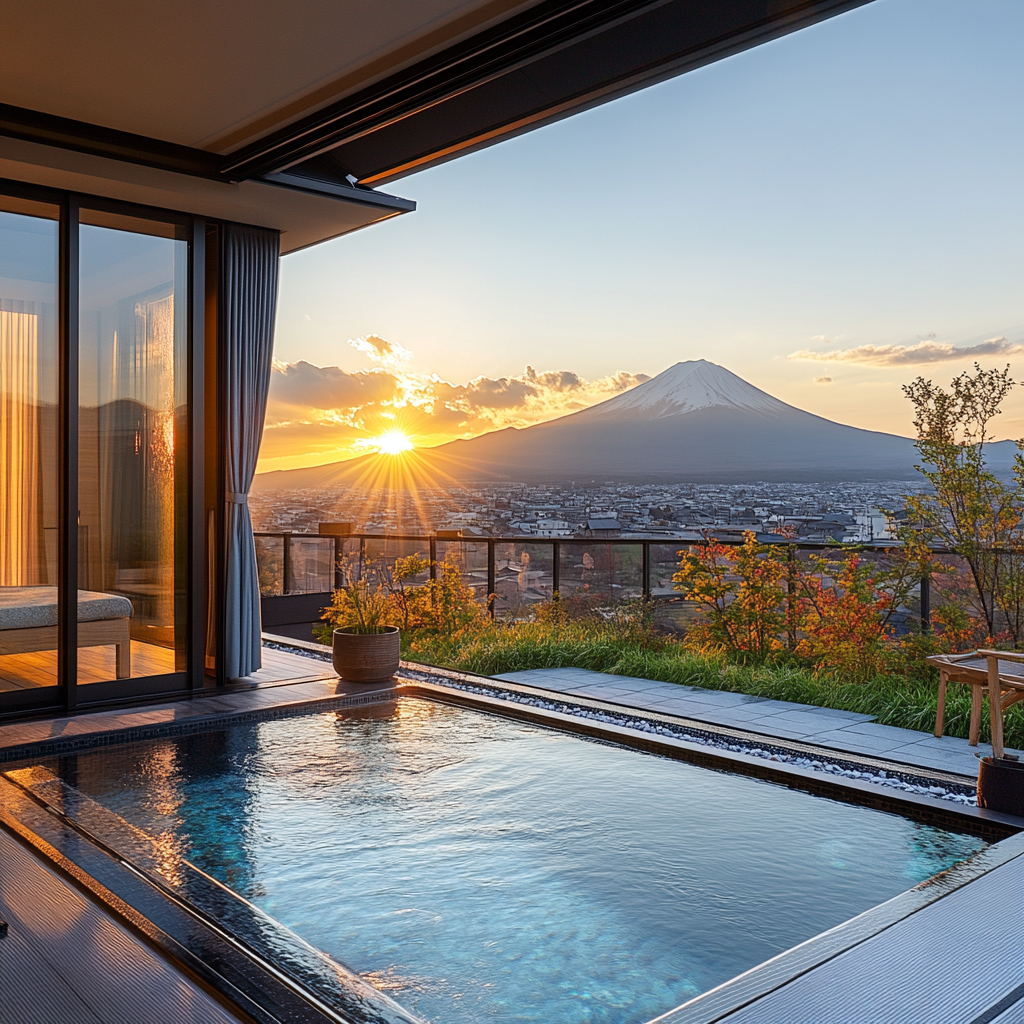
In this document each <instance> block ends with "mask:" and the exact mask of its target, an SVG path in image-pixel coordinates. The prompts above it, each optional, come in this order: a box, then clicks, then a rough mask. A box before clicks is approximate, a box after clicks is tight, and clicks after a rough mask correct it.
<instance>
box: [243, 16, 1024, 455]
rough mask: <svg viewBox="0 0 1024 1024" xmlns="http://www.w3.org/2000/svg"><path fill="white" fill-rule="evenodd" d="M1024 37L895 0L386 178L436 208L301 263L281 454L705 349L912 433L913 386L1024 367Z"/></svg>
mask: <svg viewBox="0 0 1024 1024" xmlns="http://www.w3.org/2000/svg"><path fill="white" fill-rule="evenodd" d="M1022 28H1024V6H1022V5H1021V4H1019V3H1016V2H1014V0H979V2H976V3H971V4H964V3H962V2H955V0H876V2H875V3H872V4H869V5H867V6H865V7H862V8H859V9H857V10H855V11H851V12H848V13H847V14H844V15H841V16H839V17H836V18H834V19H831V20H830V21H827V22H825V23H823V24H821V25H818V26H815V27H813V28H810V29H806V30H804V31H802V32H798V33H795V34H794V35H791V36H788V37H786V38H783V39H780V40H777V41H775V42H772V43H770V44H767V45H765V46H762V47H758V48H756V49H754V50H751V51H748V52H746V53H743V54H740V55H738V56H735V57H732V58H729V59H728V60H725V61H721V62H719V63H717V64H714V65H711V66H709V67H706V68H703V69H700V70H699V71H696V72H692V73H690V74H688V75H685V76H682V77H681V78H678V79H675V80H673V81H671V82H667V83H664V84H662V85H660V86H657V87H655V88H653V89H649V90H646V91H644V92H641V93H638V94H636V95H634V96H631V97H627V98H625V99H623V100H620V101H617V102H615V103H612V104H609V105H607V106H604V107H601V108H598V109H596V110H593V111H590V112H588V113H586V114H583V115H580V116H578V117H575V118H571V119H569V120H567V121H563V122H560V123H559V124H555V125H552V126H549V127H548V128H545V129H541V130H539V131H537V132H533V133H530V134H528V135H526V136H524V137H522V138H519V139H515V140H512V141H509V142H506V143H503V144H501V145H499V146H496V147H494V148H492V149H489V150H486V151H483V152H481V153H477V154H474V155H471V156H469V157H464V158H462V159H460V160H457V161H454V162H452V163H449V164H447V165H443V166H441V167H437V168H434V169H432V170H430V171H426V172H423V173H421V174H419V175H414V176H411V177H409V178H406V179H404V180H402V181H399V182H395V183H392V184H391V185H388V186H385V189H386V190H389V191H393V192H395V193H397V194H400V195H405V196H409V197H410V198H414V199H416V200H417V201H418V202H419V204H420V208H419V210H418V211H417V212H416V213H414V214H411V215H408V216H406V217H402V218H398V219H396V220H394V221H392V222H388V223H385V224H382V225H379V226H377V227H375V228H373V229H372V230H369V231H365V232H361V233H358V234H356V235H353V236H350V237H345V238H341V239H338V240H336V241H335V242H332V243H327V244H326V245H323V246H320V247H318V249H316V250H311V251H309V252H302V253H297V254H295V255H292V256H289V257H286V258H285V259H284V260H283V261H282V291H281V302H280V310H279V319H278V330H277V340H276V351H275V355H276V358H277V360H278V372H277V373H275V375H274V384H273V387H272V397H271V408H270V414H269V416H268V427H267V431H266V435H265V436H266V440H265V445H264V451H263V458H262V462H261V469H264V470H266V469H279V468H289V467H292V466H301V465H314V464H317V463H322V462H330V461H336V460H338V459H343V458H348V457H351V456H353V455H358V454H360V452H361V451H365V450H366V447H365V446H366V444H367V442H369V441H371V440H372V439H373V438H374V437H376V436H379V435H380V434H381V433H384V432H385V431H386V430H388V429H389V428H390V427H391V426H393V425H394V424H396V423H400V425H401V424H405V426H404V429H406V432H408V433H410V434H412V435H415V437H414V440H415V441H416V442H417V443H419V444H437V443H441V442H443V441H444V440H448V439H452V438H455V437H458V436H467V435H469V434H476V433H480V432H482V431H484V430H488V429H494V428H495V427H500V426H504V425H524V424H527V423H530V422H536V421H537V420H538V419H545V418H550V417H551V416H555V415H560V414H562V413H564V412H569V411H572V409H573V408H578V407H580V406H581V405H588V404H592V403H593V402H594V401H599V400H602V399H603V398H607V397H610V396H611V395H612V394H615V393H617V391H618V390H621V389H622V388H623V387H627V386H632V385H633V384H635V383H636V382H637V380H639V379H642V378H641V375H646V376H654V375H655V374H657V373H659V372H660V371H662V370H664V369H665V368H666V367H667V366H669V365H672V364H673V363H675V362H677V361H680V360H685V359H700V358H706V359H710V360H714V361H715V362H717V363H720V364H722V365H724V366H726V367H728V368H729V369H730V370H732V371H734V372H735V373H737V374H739V375H741V376H742V377H744V378H745V379H746V380H748V381H750V382H751V383H752V384H754V385H756V386H757V387H760V388H762V389H764V390H766V391H768V392H769V393H770V394H772V395H774V396H776V397H778V398H780V399H782V400H783V401H786V402H789V403H791V404H793V405H796V406H798V407H799V408H802V409H806V410H808V411H810V412H814V413H818V414H819V415H823V416H827V417H828V418H830V419H834V420H837V421H839V422H842V423H848V424H851V425H854V426H860V427H868V428H871V429H876V430H886V431H890V432H893V433H900V434H910V433H911V423H910V420H911V416H910V410H909V406H908V405H907V403H906V402H905V400H904V399H903V398H902V395H901V392H900V385H901V384H902V383H904V382H906V381H909V380H910V379H912V378H913V377H915V376H917V375H918V374H919V373H923V374H924V375H926V376H929V377H932V378H933V379H936V380H937V381H941V382H947V381H948V380H949V378H950V377H952V376H953V375H954V374H955V373H957V372H960V371H961V370H964V369H967V368H969V367H970V365H971V362H972V361H973V359H974V358H977V359H978V360H979V361H980V362H981V363H982V365H984V366H994V365H1002V364H1005V363H1006V362H1009V363H1010V364H1011V366H1012V367H1013V368H1014V369H1016V368H1017V364H1018V361H1019V359H1020V356H1019V354H1018V350H1019V348H1020V345H1021V343H1022V342H1024V327H1022V325H1024V303H1022V301H1021V288H1020V282H1021V279H1022V271H1024V251H1022V243H1021V239H1022V238H1024V199H1022V196H1021V189H1020V187H1019V181H1018V177H1019V170H1018V168H1019V166H1020V165H1021V163H1022V160H1021V157H1022V156H1024V153H1022V149H1024V141H1022V140H1021V138H1020V133H1019V132H1017V131H1016V130H1015V128H1016V109H1017V107H1018V106H1019V104H1020V101H1021V99H1022V96H1024V69H1022V68H1021V67H1020V62H1019V60H1018V57H1017V49H1018V44H1017V40H1019V39H1020V38H1021V29H1022ZM350 339H351V340H353V341H355V342H356V345H355V346H352V345H350V344H348V342H349V340H350ZM374 339H383V340H384V343H386V344H383V345H382V343H380V342H378V341H376V340H374ZM298 364H303V365H298ZM527 365H529V366H530V367H532V368H533V370H532V371H527V370H526V367H527ZM531 374H532V375H531ZM396 381H397V384H396V383H395V382H396ZM450 385H454V387H452V386H450ZM998 433H999V436H1004V437H1005V436H1015V435H1017V434H1021V433H1024V392H1021V393H1020V394H1015V395H1014V396H1013V397H1012V398H1011V400H1010V401H1009V402H1008V403H1007V411H1006V415H1004V416H1003V417H1002V418H1001V420H1000V422H999V423H998Z"/></svg>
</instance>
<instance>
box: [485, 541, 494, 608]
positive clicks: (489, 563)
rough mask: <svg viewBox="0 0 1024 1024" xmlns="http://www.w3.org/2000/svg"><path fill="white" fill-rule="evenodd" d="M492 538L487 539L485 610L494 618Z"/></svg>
mask: <svg viewBox="0 0 1024 1024" xmlns="http://www.w3.org/2000/svg"><path fill="white" fill-rule="evenodd" d="M494 587H495V572H494V538H493V537H489V538H488V539H487V611H488V613H489V614H490V616H491V618H492V619H493V618H494Z"/></svg>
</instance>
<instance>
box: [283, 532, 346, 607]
mask: <svg viewBox="0 0 1024 1024" xmlns="http://www.w3.org/2000/svg"><path fill="white" fill-rule="evenodd" d="M284 542H285V544H287V545H288V563H287V564H288V575H287V579H285V588H284V592H285V593H286V594H325V593H327V592H328V591H330V590H333V589H334V538H333V537H295V536H286V537H285V538H284Z"/></svg>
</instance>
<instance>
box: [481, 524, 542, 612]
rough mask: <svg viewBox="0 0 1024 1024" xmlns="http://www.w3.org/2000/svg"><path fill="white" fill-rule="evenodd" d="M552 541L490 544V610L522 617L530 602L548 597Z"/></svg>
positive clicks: (533, 603) (537, 601) (538, 601)
mask: <svg viewBox="0 0 1024 1024" xmlns="http://www.w3.org/2000/svg"><path fill="white" fill-rule="evenodd" d="M553 554H554V548H553V546H552V544H550V543H547V544H530V543H522V544H517V543H515V542H509V543H499V544H495V545H494V614H495V615H498V616H502V617H505V618H513V619H514V618H526V617H528V615H529V612H530V606H531V605H536V604H541V603H543V602H545V601H550V600H551V592H552V587H553V584H554V576H553V571H552V570H553Z"/></svg>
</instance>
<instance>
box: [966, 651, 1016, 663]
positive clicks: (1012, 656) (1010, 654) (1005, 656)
mask: <svg viewBox="0 0 1024 1024" xmlns="http://www.w3.org/2000/svg"><path fill="white" fill-rule="evenodd" d="M974 656H975V657H980V658H998V659H999V661H1020V662H1024V651H989V650H983V651H978V652H977V654H975V655H974Z"/></svg>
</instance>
